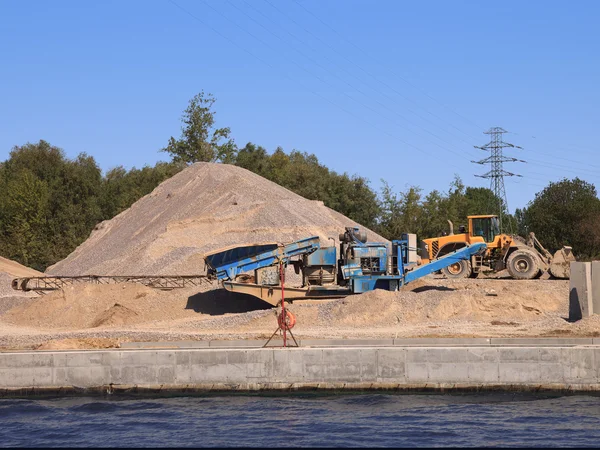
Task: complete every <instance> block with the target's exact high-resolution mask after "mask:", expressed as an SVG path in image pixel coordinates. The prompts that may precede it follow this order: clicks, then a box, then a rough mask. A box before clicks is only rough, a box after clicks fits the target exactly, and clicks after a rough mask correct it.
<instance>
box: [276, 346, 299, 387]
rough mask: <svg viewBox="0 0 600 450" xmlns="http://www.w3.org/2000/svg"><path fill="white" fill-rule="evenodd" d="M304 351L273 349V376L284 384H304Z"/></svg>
mask: <svg viewBox="0 0 600 450" xmlns="http://www.w3.org/2000/svg"><path fill="white" fill-rule="evenodd" d="M305 351H306V350H304V349H302V350H301V349H285V348H276V349H273V374H274V375H273V376H274V378H275V380H277V381H282V382H284V381H285V382H291V383H294V382H302V380H303V379H304V363H303V359H304V356H303V353H304V352H305Z"/></svg>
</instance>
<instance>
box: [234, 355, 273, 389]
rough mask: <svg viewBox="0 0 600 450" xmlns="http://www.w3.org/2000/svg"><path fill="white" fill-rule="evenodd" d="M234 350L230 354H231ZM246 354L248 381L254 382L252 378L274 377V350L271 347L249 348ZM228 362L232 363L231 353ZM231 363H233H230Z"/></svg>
mask: <svg viewBox="0 0 600 450" xmlns="http://www.w3.org/2000/svg"><path fill="white" fill-rule="evenodd" d="M231 353H232V352H230V353H229V354H230V355H231ZM245 354H246V360H245V364H246V377H247V378H248V381H251V382H253V381H254V380H252V378H266V379H272V377H273V350H270V349H262V348H261V349H256V350H247V351H245ZM227 362H228V363H230V359H229V355H228V357H227ZM230 364H231V363H230Z"/></svg>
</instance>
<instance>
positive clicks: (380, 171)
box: [0, 0, 600, 210]
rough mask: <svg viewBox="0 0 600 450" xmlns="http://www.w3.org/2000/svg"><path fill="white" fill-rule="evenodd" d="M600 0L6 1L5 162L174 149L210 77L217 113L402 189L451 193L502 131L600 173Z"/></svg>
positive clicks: (537, 159)
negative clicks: (30, 152) (32, 156)
mask: <svg viewBox="0 0 600 450" xmlns="http://www.w3.org/2000/svg"><path fill="white" fill-rule="evenodd" d="M599 13H600V2H595V1H587V2H585V1H578V2H553V1H527V2H522V1H520V2H518V1H503V2H493V3H492V2H480V1H458V0H455V1H452V2H448V1H423V2H414V1H400V0H398V1H383V0H379V1H369V2H368V1H357V0H347V1H341V0H335V1H334V0H328V1H317V0H221V1H215V0H193V1H192V0H173V1H170V0H156V1H102V2H101V1H95V2H92V1H60V0H55V1H52V2H49V1H8V0H0V64H1V70H0V160H4V159H6V158H7V157H8V153H9V151H10V149H11V148H12V147H13V146H15V145H22V144H24V143H26V142H28V141H29V142H37V141H38V140H39V139H45V140H47V141H49V142H50V143H52V144H53V145H56V146H59V147H61V148H63V149H64V150H65V152H66V153H67V155H68V156H70V157H75V156H76V155H77V154H78V153H80V152H87V153H88V154H90V155H93V156H94V157H95V158H96V160H97V161H98V163H99V164H100V166H101V167H102V169H103V170H107V169H109V168H112V167H115V166H118V165H123V166H125V167H127V168H131V167H133V166H135V167H142V166H144V165H145V164H150V165H153V164H154V163H155V162H157V161H159V160H167V159H168V156H167V155H166V154H165V153H159V152H158V150H159V149H160V148H162V147H164V146H165V145H166V143H167V140H168V138H169V137H170V136H176V137H178V136H179V132H180V117H181V112H182V110H183V109H185V107H186V105H187V102H188V100H189V99H190V98H191V97H192V96H193V95H195V94H196V93H198V92H199V91H201V90H204V91H205V92H210V93H212V94H213V95H214V96H215V97H216V98H217V103H216V105H215V107H216V111H217V116H216V117H217V125H218V126H229V127H231V130H232V134H233V137H234V139H235V141H236V143H237V144H238V145H239V146H243V145H245V144H246V143H247V142H249V141H251V142H254V143H256V144H260V145H262V146H264V147H266V148H267V149H268V150H270V151H272V150H274V149H275V148H276V147H277V146H282V147H283V148H284V149H285V150H288V151H289V150H292V149H297V150H301V151H306V152H309V153H315V154H316V155H317V156H318V157H319V159H320V161H322V162H323V163H324V164H325V165H327V166H328V167H330V168H332V169H334V170H336V171H338V172H348V173H349V174H359V175H362V176H365V177H367V178H368V179H369V180H370V181H371V185H372V186H373V187H374V188H376V189H378V188H379V187H380V186H381V181H380V180H381V179H384V180H386V181H387V182H389V183H390V184H391V185H393V186H394V187H395V188H396V189H398V190H401V189H404V188H406V187H407V186H409V185H418V186H420V187H422V188H423V190H424V191H425V192H429V191H430V190H432V189H438V190H447V188H448V185H449V183H450V182H451V180H452V179H453V177H454V174H458V175H460V177H461V178H462V179H463V181H464V182H465V183H466V184H467V185H472V186H489V182H488V181H487V180H483V179H480V178H476V177H475V176H474V175H475V174H480V173H484V172H486V171H487V170H488V169H489V168H488V167H482V166H478V165H475V164H472V163H470V161H471V160H473V159H481V158H484V157H485V156H487V155H486V154H485V153H484V152H483V151H481V150H476V149H474V148H473V146H474V145H483V144H485V143H486V142H487V140H488V136H486V135H484V134H483V131H485V130H487V129H488V128H490V127H493V126H500V127H503V128H505V129H506V130H509V131H510V132H511V133H509V134H506V135H505V139H506V140H507V141H508V142H511V143H513V144H515V145H519V146H522V147H523V150H518V149H511V150H510V151H507V152H506V153H507V155H510V156H515V157H517V158H519V159H523V160H527V161H528V163H526V164H525V163H511V164H507V165H506V167H505V168H506V170H509V171H511V172H514V173H519V174H522V175H523V178H508V179H506V190H507V196H508V202H509V206H510V209H511V210H514V208H515V207H522V206H524V205H526V203H527V202H528V201H529V200H531V199H532V198H533V196H534V194H535V193H536V192H538V191H540V190H541V189H542V188H543V187H544V186H545V185H546V184H547V183H548V182H549V181H555V180H559V179H561V178H563V177H568V178H572V177H575V176H579V177H580V178H583V179H585V180H587V181H589V182H592V183H594V184H596V185H599V184H600V152H598V137H597V136H596V131H597V130H596V128H597V125H598V124H599V123H600V113H599V110H598V105H600V89H599V88H598V81H599V80H600V57H599V56H600V50H599V49H600V32H599V31H598V28H597V19H598V17H599Z"/></svg>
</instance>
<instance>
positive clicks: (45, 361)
mask: <svg viewBox="0 0 600 450" xmlns="http://www.w3.org/2000/svg"><path fill="white" fill-rule="evenodd" d="M31 356H32V357H31V367H51V366H52V365H53V364H54V355H53V354H51V353H34V354H33V355H31Z"/></svg>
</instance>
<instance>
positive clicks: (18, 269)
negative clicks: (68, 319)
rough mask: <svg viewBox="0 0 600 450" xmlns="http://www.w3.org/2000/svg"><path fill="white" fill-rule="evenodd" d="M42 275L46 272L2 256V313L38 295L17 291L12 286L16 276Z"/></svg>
mask: <svg viewBox="0 0 600 450" xmlns="http://www.w3.org/2000/svg"><path fill="white" fill-rule="evenodd" d="M40 276H44V274H43V273H41V272H38V271H37V270H33V269H30V268H29V267H26V266H23V265H21V264H19V263H18V262H16V261H11V260H10V259H6V258H3V257H2V256H0V315H2V314H4V313H5V312H6V311H8V310H10V309H11V308H14V307H15V306H18V305H22V304H23V303H27V302H29V299H30V298H32V297H37V294H35V293H33V292H23V291H15V290H14V289H13V288H12V280H13V279H14V278H19V277H40Z"/></svg>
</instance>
